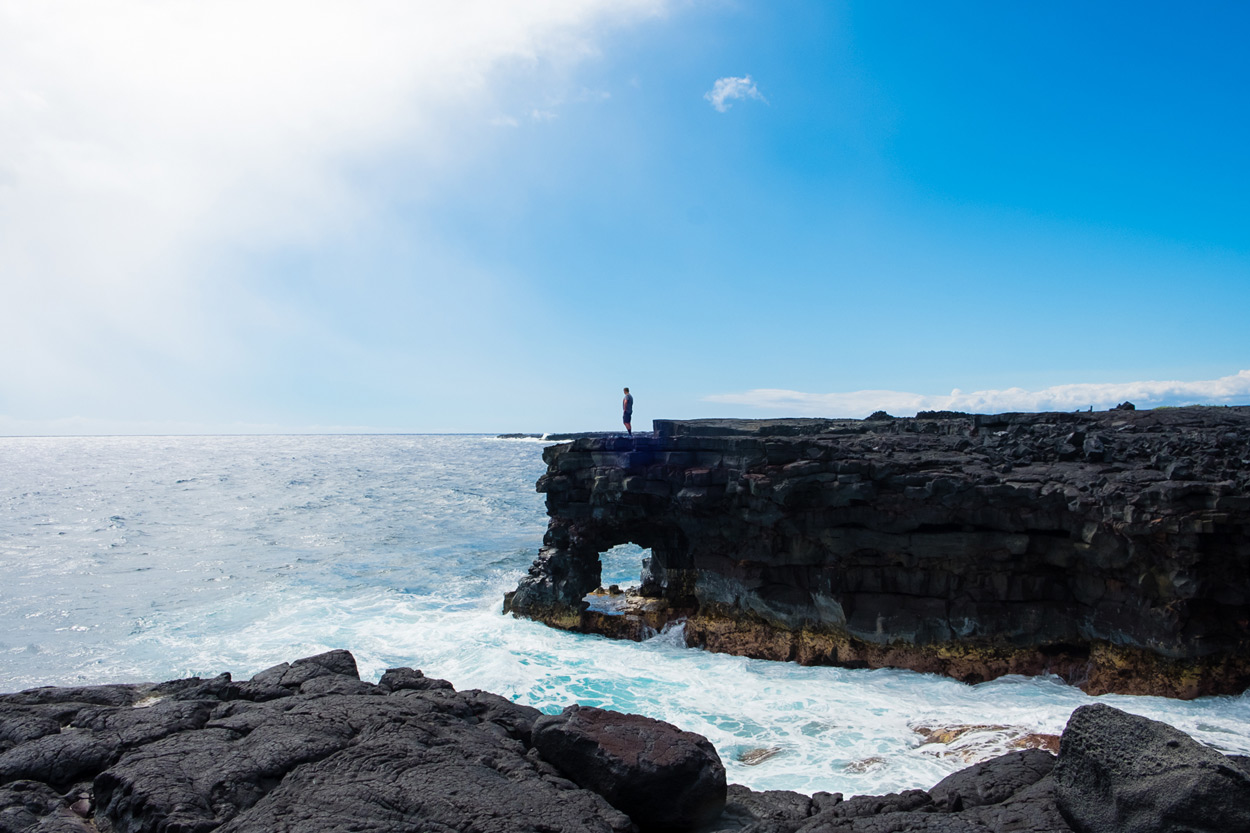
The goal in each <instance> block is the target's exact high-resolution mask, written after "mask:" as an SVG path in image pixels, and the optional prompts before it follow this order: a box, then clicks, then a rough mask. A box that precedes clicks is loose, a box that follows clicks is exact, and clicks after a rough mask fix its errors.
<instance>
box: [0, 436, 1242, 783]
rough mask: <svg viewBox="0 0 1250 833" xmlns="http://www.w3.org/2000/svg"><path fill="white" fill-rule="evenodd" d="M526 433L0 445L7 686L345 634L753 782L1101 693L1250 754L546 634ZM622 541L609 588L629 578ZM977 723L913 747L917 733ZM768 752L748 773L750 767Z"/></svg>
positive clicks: (909, 678)
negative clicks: (656, 736)
mask: <svg viewBox="0 0 1250 833" xmlns="http://www.w3.org/2000/svg"><path fill="white" fill-rule="evenodd" d="M542 447H543V446H542V444H541V443H538V442H533V441H523V440H498V439H494V438H491V437H480V436H321V437H306V436H280V437H156V438H151V437H141V438H130V437H106V438H0V576H3V585H2V586H0V690H5V691H13V690H17V689H21V688H28V687H32V686H36V685H49V684H70V683H74V684H79V683H103V682H134V681H142V680H164V679H173V678H177V677H184V676H188V675H200V676H211V675H216V674H218V673H220V672H222V671H230V672H232V673H233V674H234V675H235V677H236V678H243V677H246V676H249V675H251V674H253V673H255V672H256V671H259V670H261V669H263V668H266V667H268V666H270V665H273V664H275V663H278V662H283V661H289V660H292V659H295V658H298V657H301V656H306V655H309V654H313V653H317V652H320V651H324V650H328V649H330V648H347V649H349V650H351V651H352V652H353V653H354V654H355V656H356V659H357V662H358V663H359V665H360V670H361V675H362V676H363V677H364V678H366V679H371V680H376V679H377V678H378V677H379V676H380V675H381V673H382V671H383V670H385V669H386V668H388V667H392V666H397V665H409V666H413V667H416V668H421V669H423V670H424V671H425V672H426V673H427V674H430V675H433V676H438V677H443V678H446V679H448V680H450V681H451V682H452V683H454V684H455V685H456V687H457V688H482V689H487V690H490V691H495V692H498V693H500V694H503V695H505V696H507V697H510V698H512V699H514V700H516V701H518V702H521V703H526V704H529V705H533V706H536V707H538V708H540V709H543V710H545V711H548V712H554V711H558V710H559V709H560V708H562V707H563V706H565V705H568V704H569V703H573V702H578V703H582V704H585V705H595V706H603V707H606V708H613V709H618V710H621V711H628V712H638V713H642V714H648V715H651V716H654V717H657V718H660V719H663V720H667V721H669V722H671V723H674V724H677V725H678V726H681V727H682V728H684V729H689V730H691V731H696V732H699V733H701V734H703V735H706V736H707V737H708V738H710V739H711V740H712V742H713V743H714V744H715V745H716V748H717V749H718V750H719V752H720V754H721V757H722V759H723V760H724V761H725V763H726V766H727V769H728V770H729V777H730V780H731V781H735V782H738V783H742V784H746V785H748V786H751V787H753V788H755V789H794V790H800V791H803V792H814V791H816V790H829V791H834V792H844V793H846V794H848V795H850V794H853V793H882V792H890V791H895V790H900V789H907V788H912V787H928V786H932V784H933V783H935V782H936V781H938V780H939V779H941V778H942V777H944V776H945V775H947V774H948V773H950V772H953V771H955V770H957V769H959V768H961V767H963V766H965V765H966V763H967V762H970V761H973V760H979V759H983V758H985V757H989V756H992V755H993V754H997V753H1000V752H1002V751H1004V750H1006V749H1007V748H1009V745H1010V743H1011V741H1012V740H1013V738H1015V737H1018V736H1019V735H1020V734H1022V733H1025V732H1045V733H1055V734H1057V733H1058V732H1060V731H1061V730H1062V728H1063V726H1064V724H1065V722H1066V721H1067V718H1068V715H1069V714H1070V713H1071V712H1072V710H1073V709H1074V708H1076V707H1077V706H1079V705H1082V704H1084V703H1089V702H1106V703H1110V704H1112V705H1115V706H1117V707H1119V708H1123V709H1126V710H1128V711H1133V712H1136V713H1139V714H1144V715H1147V716H1149V717H1154V718H1156V719H1160V720H1165V721H1167V722H1169V723H1172V724H1173V725H1175V726H1177V727H1179V728H1181V729H1183V730H1185V731H1186V732H1189V733H1190V734H1192V735H1194V736H1195V737H1197V738H1199V739H1200V740H1203V741H1205V742H1207V743H1211V744H1213V745H1215V746H1217V747H1219V748H1222V749H1224V750H1226V751H1236V752H1242V753H1250V698H1247V697H1246V696H1241V697H1219V698H1207V699H1203V700H1198V701H1194V702H1180V701H1170V700H1164V699H1161V698H1143V697H1139V698H1135V697H1119V696H1105V697H1100V698H1091V697H1088V696H1087V695H1085V694H1083V693H1082V692H1081V691H1079V690H1077V689H1074V688H1071V687H1069V686H1066V685H1063V684H1062V683H1061V682H1059V681H1058V680H1056V679H1047V678H1042V679H1023V678H1011V677H1009V678H1004V679H1001V680H996V681H993V682H989V683H984V684H981V685H977V686H967V685H963V684H961V683H957V682H953V681H951V680H946V679H943V678H939V677H934V676H930V675H923V674H914V673H911V672H905V671H890V670H879V671H862V670H845V669H835V668H802V667H799V666H797V665H792V664H788V663H769V662H763V661H758V660H747V659H742V658H739V657H731V656H723V655H714V654H708V653H704V652H701V651H695V650H691V649H687V648H685V647H684V646H683V645H682V643H681V638H680V633H668V634H663V635H660V636H658V637H656V638H655V639H652V640H650V641H648V642H644V643H628V642H612V641H609V640H605V639H602V638H599V637H589V636H578V635H574V634H567V633H563V632H559V631H553V630H550V629H548V628H545V627H543V626H541V625H537V624H534V623H532V622H528V621H522V620H516V619H513V618H511V617H507V616H503V615H501V614H500V603H501V600H502V597H503V594H504V592H505V591H507V590H511V589H513V588H514V587H515V586H516V582H517V580H518V578H519V577H520V576H521V575H522V574H523V573H524V571H525V569H526V568H527V567H528V566H529V564H530V562H531V561H532V560H533V558H534V555H535V554H536V552H537V550H538V546H539V544H540V543H541V540H542V534H543V531H544V529H545V528H546V516H545V513H544V508H543V503H542V496H541V495H538V494H536V493H535V491H534V481H535V480H536V479H537V478H538V476H539V475H540V474H541V473H542V471H543V464H542V460H541V456H540V455H541V450H542ZM642 555H643V554H642V552H641V551H639V550H637V548H621V549H619V550H617V551H615V552H613V553H611V554H610V555H609V556H607V557H606V558H607V562H606V563H605V581H616V582H618V583H621V584H628V583H631V582H636V580H637V573H638V569H639V565H640V560H641V557H642ZM952 725H963V726H969V725H971V726H978V727H982V728H979V729H975V730H971V731H968V732H966V733H965V734H964V735H962V736H961V737H960V738H959V739H958V740H957V741H955V742H953V743H951V744H947V745H943V744H922V741H923V739H924V738H923V736H922V735H921V734H919V733H918V732H917V731H916V730H917V729H918V728H921V727H936V726H952ZM740 756H746V757H747V759H748V760H760V759H762V760H761V762H759V763H757V764H755V765H750V764H748V763H745V762H743V761H740V760H739V758H740Z"/></svg>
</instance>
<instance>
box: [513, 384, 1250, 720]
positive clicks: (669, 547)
mask: <svg viewBox="0 0 1250 833" xmlns="http://www.w3.org/2000/svg"><path fill="white" fill-rule="evenodd" d="M882 416H883V418H879V419H869V420H862V421H861V420H842V421H836V420H773V421H750V420H700V421H689V422H681V421H663V420H657V421H656V423H655V429H656V430H655V436H653V437H635V438H632V439H630V438H625V437H615V438H603V437H598V438H586V439H580V440H576V441H574V442H571V443H567V444H563V445H556V446H551V447H549V448H547V449H546V450H545V451H544V460H545V461H546V462H547V464H548V469H547V473H546V474H544V475H543V477H542V478H541V479H540V480H539V483H538V488H539V491H541V492H545V493H546V495H547V510H548V515H549V516H550V522H549V527H548V530H547V533H546V537H545V539H544V547H543V549H542V551H541V552H540V553H539V556H538V559H537V560H536V561H535V563H534V566H533V567H532V568H531V569H530V574H529V575H528V576H527V577H526V578H525V579H523V580H522V581H521V583H520V586H519V587H518V588H517V590H516V591H515V593H513V594H510V595H509V597H508V599H507V600H506V601H505V609H509V610H511V611H512V612H514V613H516V614H518V615H523V616H528V617H531V618H534V619H538V620H540V621H544V622H546V623H548V624H551V625H554V626H556V627H562V628H566V629H570V630H578V631H584V632H597V633H604V634H607V635H610V636H626V637H630V638H641V637H642V636H644V635H645V634H648V633H650V632H652V631H653V630H657V629H659V628H660V627H662V626H663V625H664V624H665V623H667V622H671V621H677V620H684V621H685V634H686V638H687V641H688V642H689V643H690V644H692V645H696V646H700V647H704V648H707V649H710V650H713V651H723V652H728V653H734V654H740V655H746V656H752V657H760V658H766V659H776V660H795V661H798V662H801V663H806V664H833V665H841V666H848V667H881V666H894V667H902V668H912V669H916V670H919V671H932V672H939V673H943V674H948V675H950V676H953V677H956V678H958V679H961V680H965V681H970V682H976V681H981V680H985V679H990V678H993V677H997V676H1001V675H1003V674H1013V673H1017V674H1041V673H1055V674H1058V675H1060V676H1062V677H1064V678H1065V679H1067V680H1069V681H1071V682H1074V683H1077V684H1080V685H1082V686H1083V687H1084V688H1085V689H1086V690H1087V691H1090V692H1093V693H1103V692H1112V691H1114V692H1122V693H1141V694H1160V695H1167V696H1176V697H1195V696H1199V695H1203V694H1212V693H1240V692H1242V691H1244V690H1245V689H1246V688H1247V686H1248V685H1250V607H1248V603H1250V408H1245V407H1234V408H1206V407H1193V408H1176V409H1158V410H1152V411H1133V410H1113V411H1105V412H1098V413H1093V412H1081V413H1072V414H1067V413H1046V414H1000V415H995V416H985V415H968V414H953V413H930V414H922V415H921V416H920V417H917V418H908V419H894V418H889V417H885V416H884V415H882ZM626 542H633V543H635V544H638V545H640V546H642V547H645V548H649V549H650V550H651V555H650V557H649V559H648V561H647V563H646V564H645V565H644V568H643V571H642V575H641V580H642V585H641V589H640V591H639V593H637V594H635V596H634V597H633V598H632V600H631V603H630V604H628V605H625V606H623V609H624V610H625V611H626V612H625V613H623V614H622V615H616V616H613V615H610V614H608V615H605V614H604V613H602V612H596V611H591V610H589V609H588V606H587V605H586V604H585V602H584V601H583V597H584V596H585V595H586V594H587V593H589V592H591V591H593V590H594V589H595V588H596V587H597V586H598V583H599V576H600V564H599V556H600V554H601V553H602V552H604V551H606V550H607V549H608V548H610V547H612V546H614V545H617V544H621V543H626Z"/></svg>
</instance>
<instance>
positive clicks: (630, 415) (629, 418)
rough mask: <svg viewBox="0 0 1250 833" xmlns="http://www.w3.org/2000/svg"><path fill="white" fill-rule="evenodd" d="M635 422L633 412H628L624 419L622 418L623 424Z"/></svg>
mask: <svg viewBox="0 0 1250 833" xmlns="http://www.w3.org/2000/svg"><path fill="white" fill-rule="evenodd" d="M633 421H634V412H633V411H626V412H625V415H624V417H622V418H621V422H633Z"/></svg>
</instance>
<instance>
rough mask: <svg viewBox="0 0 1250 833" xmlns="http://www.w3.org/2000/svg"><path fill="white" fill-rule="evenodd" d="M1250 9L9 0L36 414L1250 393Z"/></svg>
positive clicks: (2, 241) (15, 171)
mask: <svg viewBox="0 0 1250 833" xmlns="http://www.w3.org/2000/svg"><path fill="white" fill-rule="evenodd" d="M1248 36H1250V7H1247V6H1246V5H1245V4H1243V3H1215V2H1209V3H1201V4H1196V5H1192V6H1187V7H1185V8H1181V7H1179V6H1176V5H1174V4H1163V3H1140V2H1134V3H1099V4H1087V3H1046V4H1043V3H1009V4H1007V3H997V2H984V3H981V2H961V3H902V2H885V0H871V2H842V3H836V2H810V3H809V2H799V1H798V0H794V1H793V2H710V1H709V2H664V0H631V2H619V1H618V2H611V3H595V2H579V0H548V1H546V2H533V3H527V4H517V3H511V2H488V1H487V0H479V1H478V2H463V3H455V4H450V3H449V4H442V5H436V4H406V3H389V2H363V3H360V4H352V6H351V8H350V9H348V8H343V7H341V6H339V5H335V4H332V3H328V2H324V3H322V2H307V3H294V2H252V3H242V2H227V1H226V0H222V1H221V2H213V3H200V4H189V3H167V4H149V3H139V2H135V3H130V2H127V0H118V2H116V3H110V4H107V8H102V7H100V4H93V3H88V2H56V0H49V2H47V3H38V4H34V3H14V2H0V290H2V294H3V296H4V299H5V300H4V302H3V303H0V356H2V357H3V358H2V359H0V434H48V433H51V434H61V433H185V432H190V433H201V432H252V431H264V432H268V431H277V432H286V431H295V432H302V431H416V432H422V431H466V432H477V431H483V432H495V431H565V430H603V429H612V428H615V427H616V425H617V424H618V420H619V401H620V389H621V387H622V386H624V385H628V386H630V387H631V389H632V390H633V392H634V395H635V397H636V399H637V406H636V407H637V411H636V418H635V422H636V425H639V426H640V427H645V426H647V425H649V423H650V420H651V419H653V418H694V417H703V416H787V415H803V416H813V415H824V416H863V415H866V414H867V413H869V412H871V411H873V410H877V409H878V408H884V409H886V410H889V411H891V412H892V413H898V414H906V413H914V412H915V410H917V409H923V408H935V407H937V408H940V407H955V408H958V409H961V410H978V411H998V410H1023V409H1034V408H1037V409H1073V408H1078V407H1079V408H1082V409H1083V408H1085V407H1089V406H1091V405H1092V406H1094V407H1099V408H1101V407H1106V406H1108V405H1112V404H1115V403H1116V402H1119V401H1122V400H1123V399H1133V400H1134V401H1137V402H1138V404H1139V405H1159V404H1183V403H1187V402H1212V403H1238V404H1244V403H1250V336H1248V335H1247V332H1250V328H1247V327H1246V325H1245V323H1244V319H1245V317H1246V313H1247V311H1248V310H1250V153H1247V152H1246V148H1247V147H1250V106H1248V104H1247V98H1246V90H1247V89H1250V50H1246V49H1245V46H1244V45H1245V43H1246V41H1247V37H1248ZM716 90H721V91H722V93H725V92H726V91H727V92H728V97H720V98H718V97H717V95H716V94H715V91H716Z"/></svg>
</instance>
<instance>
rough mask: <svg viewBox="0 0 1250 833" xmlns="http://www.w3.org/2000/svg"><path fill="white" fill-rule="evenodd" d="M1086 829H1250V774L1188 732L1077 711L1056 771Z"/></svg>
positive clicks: (1206, 832) (1098, 708)
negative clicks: (1193, 737)
mask: <svg viewBox="0 0 1250 833" xmlns="http://www.w3.org/2000/svg"><path fill="white" fill-rule="evenodd" d="M1054 774H1055V780H1056V782H1057V784H1058V795H1059V801H1060V807H1061V808H1062V810H1063V814H1064V816H1065V817H1066V818H1067V819H1068V820H1069V822H1070V823H1071V824H1072V827H1073V828H1074V829H1076V830H1078V831H1081V833H1170V831H1176V832H1177V833H1180V831H1185V833H1230V831H1250V776H1248V775H1247V774H1246V772H1244V771H1243V770H1242V769H1241V768H1240V767H1239V766H1238V765H1237V763H1236V762H1234V761H1232V760H1230V759H1229V758H1228V757H1227V756H1225V755H1222V754H1220V753H1219V752H1217V751H1215V750H1214V749H1211V748H1209V747H1206V746H1202V745H1201V744H1199V743H1196V742H1195V741H1194V740H1193V739H1192V738H1190V737H1189V736H1188V735H1186V734H1185V733H1184V732H1180V731H1177V730H1176V729H1174V728H1172V727H1171V726H1169V725H1167V724H1166V723H1160V722H1158V721H1155V720H1150V719H1148V718H1145V717H1138V716H1137V715H1132V714H1125V713H1124V712H1122V711H1118V710H1116V709H1113V708H1111V707H1110V706H1104V705H1093V706H1082V707H1081V708H1079V709H1077V710H1076V711H1075V712H1073V714H1072V718H1071V719H1070V720H1069V721H1068V727H1067V729H1065V730H1064V733H1063V737H1062V739H1061V741H1060V747H1059V761H1058V763H1057V764H1056V766H1055V770H1054Z"/></svg>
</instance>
